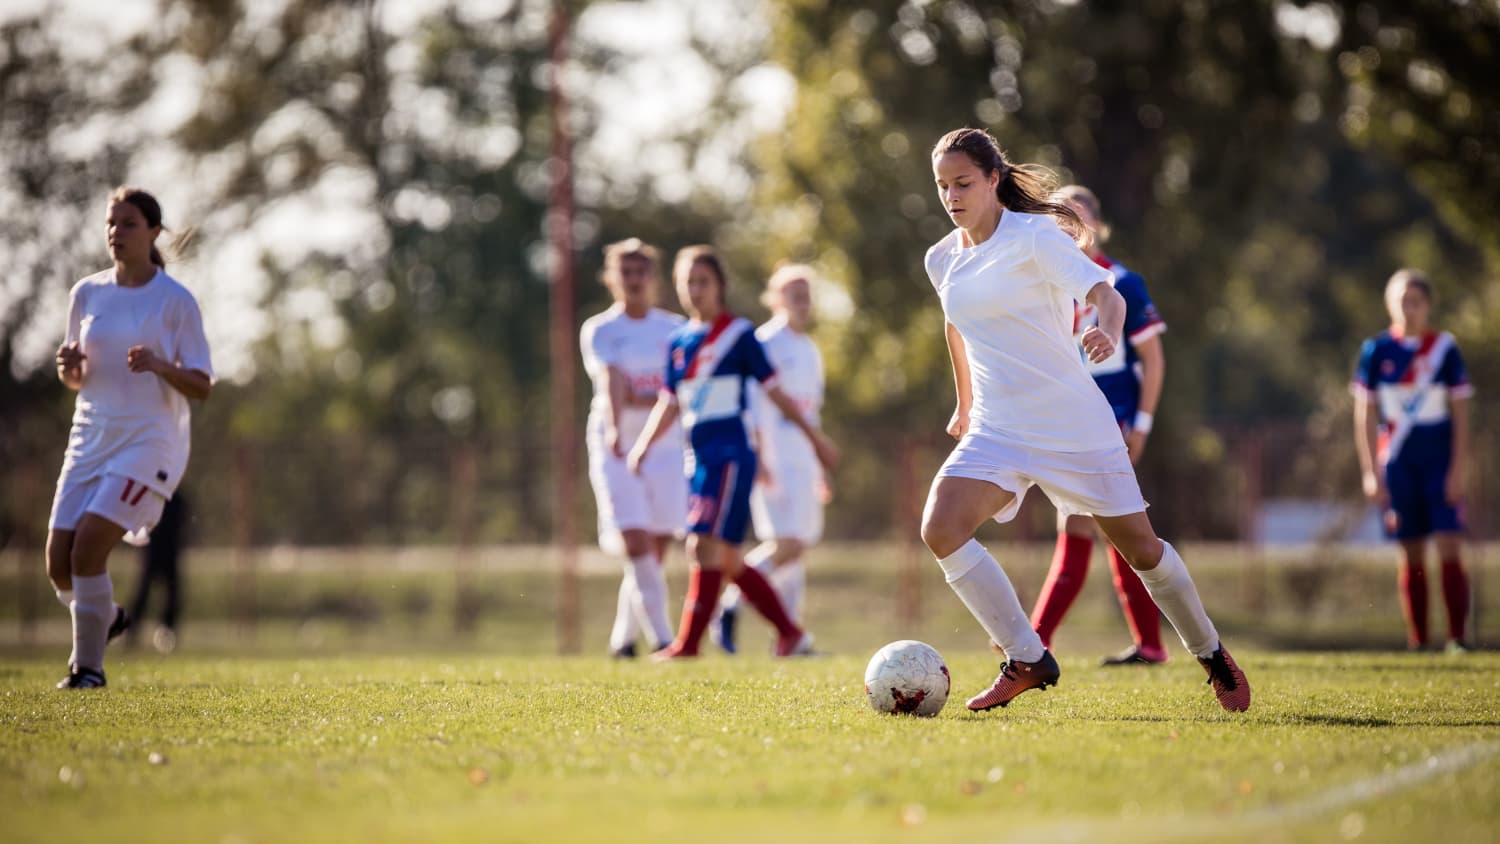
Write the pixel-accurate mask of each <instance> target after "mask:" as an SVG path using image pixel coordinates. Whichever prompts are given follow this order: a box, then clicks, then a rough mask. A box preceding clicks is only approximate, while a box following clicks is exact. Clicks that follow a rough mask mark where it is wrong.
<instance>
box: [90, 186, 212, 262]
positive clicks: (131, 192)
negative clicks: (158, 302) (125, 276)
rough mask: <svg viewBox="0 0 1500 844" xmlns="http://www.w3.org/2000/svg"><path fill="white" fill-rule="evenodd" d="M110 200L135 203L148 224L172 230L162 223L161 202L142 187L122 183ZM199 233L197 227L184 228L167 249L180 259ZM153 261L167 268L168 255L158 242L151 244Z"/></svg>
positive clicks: (175, 258) (164, 229) (163, 229)
mask: <svg viewBox="0 0 1500 844" xmlns="http://www.w3.org/2000/svg"><path fill="white" fill-rule="evenodd" d="M109 201H110V202H128V203H130V204H131V205H134V206H135V207H136V210H138V211H140V212H141V216H142V217H145V218H146V225H148V226H150V227H151V228H153V229H154V228H160V229H161V230H162V231H171V229H168V228H167V227H166V226H163V225H162V222H161V203H160V202H157V201H156V197H154V196H152V195H151V194H149V193H147V192H146V191H144V190H141V189H140V188H134V187H130V186H128V185H121V186H120V187H117V188H115V192H114V193H112V194H110V195H109ZM197 233H198V230H197V229H196V228H195V227H192V226H189V227H188V228H186V229H183V230H182V231H181V232H177V233H174V234H173V237H172V244H171V245H170V246H168V247H167V251H168V252H170V253H171V255H172V259H173V260H180V259H181V258H182V257H183V256H184V255H186V254H187V251H188V247H189V245H190V244H191V243H192V242H193V238H194V237H195V236H196V235H197ZM151 263H153V264H155V265H156V266H158V267H160V268H162V269H163V270H165V269H166V268H167V259H166V257H165V256H164V255H163V254H162V251H161V250H160V249H157V248H156V244H154V243H153V244H151Z"/></svg>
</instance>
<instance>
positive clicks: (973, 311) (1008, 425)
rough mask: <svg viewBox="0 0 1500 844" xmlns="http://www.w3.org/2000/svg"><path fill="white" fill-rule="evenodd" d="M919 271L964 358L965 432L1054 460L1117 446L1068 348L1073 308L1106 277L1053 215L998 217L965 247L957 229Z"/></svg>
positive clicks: (1110, 422)
mask: <svg viewBox="0 0 1500 844" xmlns="http://www.w3.org/2000/svg"><path fill="white" fill-rule="evenodd" d="M926 265H927V275H928V278H929V279H930V280H931V281H932V286H933V287H935V288H937V292H938V297H939V299H941V300H942V303H943V315H944V316H945V317H946V318H947V320H948V322H950V323H952V324H953V325H954V326H955V327H956V328H957V329H958V331H959V334H960V335H962V337H963V340H964V348H965V349H966V350H967V352H968V358H969V374H970V385H971V388H972V390H973V394H974V404H973V409H972V412H971V413H970V416H969V425H970V427H971V429H973V430H974V431H975V432H976V433H978V434H981V435H986V436H991V437H997V438H1000V439H1004V440H1010V441H1014V442H1017V443H1021V444H1024V445H1027V446H1032V447H1035V448H1041V449H1045V450H1049V451H1059V452H1078V451H1092V450H1095V449H1107V448H1111V447H1117V446H1120V445H1121V444H1122V441H1121V437H1120V429H1119V427H1118V426H1117V425H1116V423H1115V417H1114V413H1113V411H1111V410H1110V406H1109V402H1108V401H1107V400H1106V399H1105V398H1104V394H1103V393H1101V392H1100V391H1099V388H1098V386H1096V385H1095V384H1094V379H1093V378H1092V377H1090V375H1089V371H1088V368H1087V367H1086V366H1085V365H1084V362H1083V359H1082V358H1081V357H1080V356H1079V354H1078V347H1077V345H1076V343H1075V341H1074V339H1073V302H1074V301H1075V300H1077V301H1080V302H1081V301H1084V300H1085V299H1087V297H1088V293H1089V291H1090V290H1092V289H1093V287H1094V285H1096V284H1098V283H1099V282H1101V281H1102V282H1112V281H1113V276H1112V275H1111V274H1110V272H1109V270H1106V269H1104V268H1103V267H1101V266H1099V265H1098V264H1095V263H1094V262H1093V261H1092V260H1090V259H1089V257H1088V256H1087V255H1085V254H1084V253H1083V250H1081V249H1079V248H1078V245H1077V244H1076V243H1074V242H1073V239H1072V238H1070V237H1068V235H1067V234H1066V233H1065V232H1063V230H1062V229H1061V228H1059V227H1058V225H1057V223H1056V222H1055V221H1054V220H1053V219H1052V218H1051V217H1050V216H1047V215H1041V214H1022V213H1019V212H1016V211H1005V212H1004V213H1002V214H1001V215H1000V224H999V225H998V226H997V227H996V229H995V232H994V234H992V235H990V237H989V239H988V240H986V241H985V242H983V243H981V244H979V245H977V246H973V247H969V248H964V246H963V241H962V231H961V230H959V229H955V230H954V231H953V232H952V233H950V234H949V235H948V236H947V237H944V238H943V239H942V240H940V241H938V242H937V243H936V244H935V245H934V246H933V247H932V248H931V249H929V250H928V251H927V258H926Z"/></svg>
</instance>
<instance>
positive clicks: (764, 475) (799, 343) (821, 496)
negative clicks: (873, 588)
mask: <svg viewBox="0 0 1500 844" xmlns="http://www.w3.org/2000/svg"><path fill="white" fill-rule="evenodd" d="M812 279H813V269H812V267H809V266H807V265H805V264H786V265H783V266H781V267H778V268H777V270H776V271H775V272H774V273H772V274H771V278H770V280H769V281H767V282H766V293H765V297H764V301H765V303H766V307H768V308H770V309H771V314H772V316H771V319H770V321H768V322H767V323H766V324H765V325H762V326H761V327H760V328H757V329H756V330H755V337H756V339H757V340H759V341H760V344H761V347H762V348H764V349H765V350H766V357H767V358H768V359H769V360H770V361H771V366H772V368H774V369H775V370H776V383H778V384H780V385H781V389H782V390H783V391H784V392H785V393H786V394H787V395H788V396H790V397H791V399H792V401H794V402H796V404H797V408H798V410H800V411H801V412H802V417H803V418H804V419H806V420H807V421H808V422H810V423H812V425H813V426H815V427H816V426H818V418H819V415H820V411H821V410H822V407H823V356H822V355H821V354H819V352H818V346H817V344H816V343H814V342H813V339H812V338H811V337H809V336H808V335H807V331H808V329H809V328H811V327H812V311H813V304H812ZM751 389H752V394H753V396H754V398H753V399H752V401H751V403H750V406H751V411H752V412H751V418H752V419H753V420H754V424H755V432H754V433H755V436H754V440H755V448H756V455H757V457H759V465H760V470H759V473H758V475H757V477H756V483H755V487H754V489H752V490H751V492H750V517H751V521H752V523H753V524H754V525H755V535H756V537H757V538H759V539H760V540H761V542H760V544H759V545H757V546H755V547H754V548H753V549H751V550H750V552H749V553H748V554H746V555H745V563H746V564H747V565H749V566H750V567H752V568H754V569H755V570H757V571H759V572H760V573H761V574H763V575H765V576H766V577H768V578H769V579H770V581H771V584H772V585H773V586H775V587H776V592H777V594H779V595H780V596H781V602H782V604H783V605H784V606H785V607H786V611H787V615H790V616H791V617H792V620H793V621H795V622H797V623H798V624H801V623H802V598H803V594H804V593H805V592H806V589H807V569H806V568H805V567H804V565H803V557H804V556H805V555H806V554H807V552H808V550H810V549H811V548H812V547H813V546H814V545H816V544H817V542H818V540H819V539H821V538H822V536H823V505H824V503H826V502H827V500H828V498H829V487H828V483H827V481H826V478H825V475H824V474H823V467H822V466H821V465H820V464H819V463H818V456H817V454H816V453H815V452H814V450H813V446H812V442H811V441H810V440H808V438H807V437H806V436H804V435H803V433H802V432H801V431H799V430H797V426H796V424H795V423H793V422H792V421H791V420H790V419H788V418H787V417H786V416H784V415H782V413H781V411H779V410H777V409H776V406H775V405H773V404H772V403H771V402H770V401H768V400H767V399H766V397H765V394H764V393H763V392H762V391H761V390H760V388H759V387H752V388H751ZM739 603H740V590H739V588H738V587H735V586H733V585H730V586H728V587H726V588H725V589H724V598H723V600H722V601H721V602H720V616H719V621H718V628H717V636H716V638H717V640H718V642H719V645H720V646H721V647H723V648H724V650H726V651H728V652H729V653H734V652H735V635H734V633H735V626H736V625H735V619H736V617H737V616H738V609H739Z"/></svg>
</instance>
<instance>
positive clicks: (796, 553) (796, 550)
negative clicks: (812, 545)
mask: <svg viewBox="0 0 1500 844" xmlns="http://www.w3.org/2000/svg"><path fill="white" fill-rule="evenodd" d="M806 550H807V546H806V545H804V544H803V542H802V540H800V539H778V540H776V549H775V550H774V551H773V552H772V553H771V559H772V561H773V565H777V566H783V565H786V564H787V563H790V562H792V561H793V560H796V559H798V558H799V557H801V556H802V553H803V552H804V551H806Z"/></svg>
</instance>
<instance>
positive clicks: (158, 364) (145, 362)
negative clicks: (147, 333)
mask: <svg viewBox="0 0 1500 844" xmlns="http://www.w3.org/2000/svg"><path fill="white" fill-rule="evenodd" d="M125 363H126V365H128V366H129V367H130V371H131V372H150V373H153V374H154V375H156V376H158V377H160V378H161V380H163V381H165V382H167V383H168V384H170V385H171V386H172V389H174V390H176V391H177V392H179V393H182V394H183V395H184V396H187V397H188V398H190V399H196V400H198V401H203V400H204V399H206V398H208V395H209V393H212V392H213V389H214V379H212V378H210V377H209V375H208V373H207V372H204V371H203V370H201V369H189V368H187V367H185V366H180V365H178V364H176V363H173V362H172V361H169V360H166V359H164V358H162V356H161V355H158V354H157V353H156V352H154V351H152V350H151V349H150V347H148V346H132V347H131V348H130V350H129V351H127V352H126V353H125Z"/></svg>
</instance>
